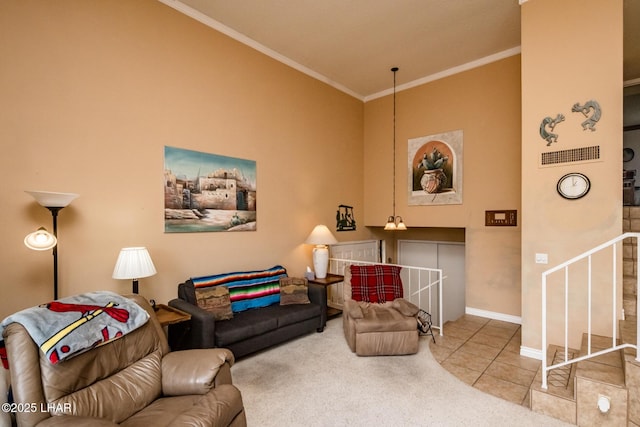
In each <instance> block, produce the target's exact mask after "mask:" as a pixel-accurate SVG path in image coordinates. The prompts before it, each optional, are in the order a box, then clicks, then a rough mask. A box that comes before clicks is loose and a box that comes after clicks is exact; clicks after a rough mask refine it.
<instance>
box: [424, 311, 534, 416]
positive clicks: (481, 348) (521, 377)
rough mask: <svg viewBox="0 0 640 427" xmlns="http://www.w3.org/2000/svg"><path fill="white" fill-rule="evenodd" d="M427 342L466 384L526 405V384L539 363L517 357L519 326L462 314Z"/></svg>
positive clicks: (449, 369) (444, 365)
mask: <svg viewBox="0 0 640 427" xmlns="http://www.w3.org/2000/svg"><path fill="white" fill-rule="evenodd" d="M435 333H436V343H435V344H434V343H433V341H430V349H431V353H432V354H433V356H434V357H435V358H436V360H437V361H438V362H440V364H441V365H442V366H443V367H444V368H445V369H447V370H448V371H449V372H451V373H452V374H453V375H455V376H456V377H458V378H459V379H460V380H462V381H464V382H466V383H467V384H469V385H471V386H473V387H475V388H477V389H479V390H482V391H484V392H485V393H489V394H492V395H494V396H497V397H499V398H502V399H505V400H508V401H511V402H514V403H517V404H519V405H524V406H527V407H529V387H530V386H531V383H532V382H533V381H534V379H535V377H536V372H537V371H538V369H539V368H540V365H541V362H540V361H538V360H534V359H531V358H528V357H523V356H520V325H518V324H514V323H509V322H503V321H499V320H492V319H486V318H483V317H478V316H472V315H468V314H466V315H464V316H463V317H461V318H460V319H458V320H456V321H453V322H447V323H446V324H445V325H444V336H440V335H438V333H437V331H435Z"/></svg>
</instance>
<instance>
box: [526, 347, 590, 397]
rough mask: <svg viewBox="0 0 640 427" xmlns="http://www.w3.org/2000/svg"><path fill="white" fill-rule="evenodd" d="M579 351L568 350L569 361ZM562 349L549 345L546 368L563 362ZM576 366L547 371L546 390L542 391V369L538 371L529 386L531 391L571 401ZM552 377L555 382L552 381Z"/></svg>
mask: <svg viewBox="0 0 640 427" xmlns="http://www.w3.org/2000/svg"><path fill="white" fill-rule="evenodd" d="M578 353H579V350H576V349H571V348H570V349H569V359H571V358H572V357H571V355H572V354H573V355H576V356H574V357H577V355H578ZM563 354H564V347H560V346H557V345H550V346H549V351H547V366H549V365H551V364H553V363H558V362H561V361H563V360H564V356H563ZM575 371H576V366H575V364H571V365H568V366H565V367H562V368H557V369H554V370H551V371H549V373H548V374H547V375H548V377H547V383H548V384H547V387H548V388H547V390H543V389H542V368H540V369H538V373H537V374H536V378H535V379H534V380H533V383H532V385H531V389H532V390H533V389H535V390H538V391H541V392H543V393H547V394H551V395H554V396H558V397H562V398H564V399H570V400H572V399H573V387H574V382H575V381H574V378H575ZM552 377H553V378H555V380H552Z"/></svg>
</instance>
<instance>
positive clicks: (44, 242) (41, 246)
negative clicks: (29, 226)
mask: <svg viewBox="0 0 640 427" xmlns="http://www.w3.org/2000/svg"><path fill="white" fill-rule="evenodd" d="M26 193H29V194H30V195H31V196H32V197H33V198H34V199H36V202H38V203H39V204H40V205H41V206H44V207H45V208H47V209H49V211H50V212H51V216H52V217H53V236H51V235H50V234H49V233H48V232H47V230H46V229H45V228H43V227H40V228H39V229H38V230H36V231H35V232H33V233H31V234H29V235H28V236H27V237H25V239H24V244H25V245H26V246H27V247H28V248H29V249H33V250H40V251H42V250H47V249H53V299H54V300H57V299H58V245H57V240H58V212H60V210H61V209H63V208H65V207H67V206H69V203H71V202H72V201H73V200H74V199H75V198H77V197H78V194H75V193H56V192H52V191H26Z"/></svg>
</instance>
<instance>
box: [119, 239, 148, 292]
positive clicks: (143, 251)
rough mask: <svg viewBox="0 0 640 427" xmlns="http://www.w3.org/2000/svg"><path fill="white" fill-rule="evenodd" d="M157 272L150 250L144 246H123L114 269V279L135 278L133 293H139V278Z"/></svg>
mask: <svg viewBox="0 0 640 427" xmlns="http://www.w3.org/2000/svg"><path fill="white" fill-rule="evenodd" d="M154 274H156V267H155V266H154V265H153V261H151V256H150V255H149V251H147V248H144V247H134V248H122V250H121V251H120V254H119V255H118V260H117V261H116V266H115V268H114V269H113V278H114V279H129V280H133V293H134V294H137V293H138V279H142V278H143V277H149V276H153V275H154Z"/></svg>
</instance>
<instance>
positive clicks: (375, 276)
mask: <svg viewBox="0 0 640 427" xmlns="http://www.w3.org/2000/svg"><path fill="white" fill-rule="evenodd" d="M401 268H402V267H399V266H397V265H386V264H375V265H352V266H350V272H351V297H352V298H353V299H354V300H356V301H364V302H374V303H383V302H387V301H393V300H394V299H396V298H402V296H403V291H402V279H401V278H400V270H401Z"/></svg>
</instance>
